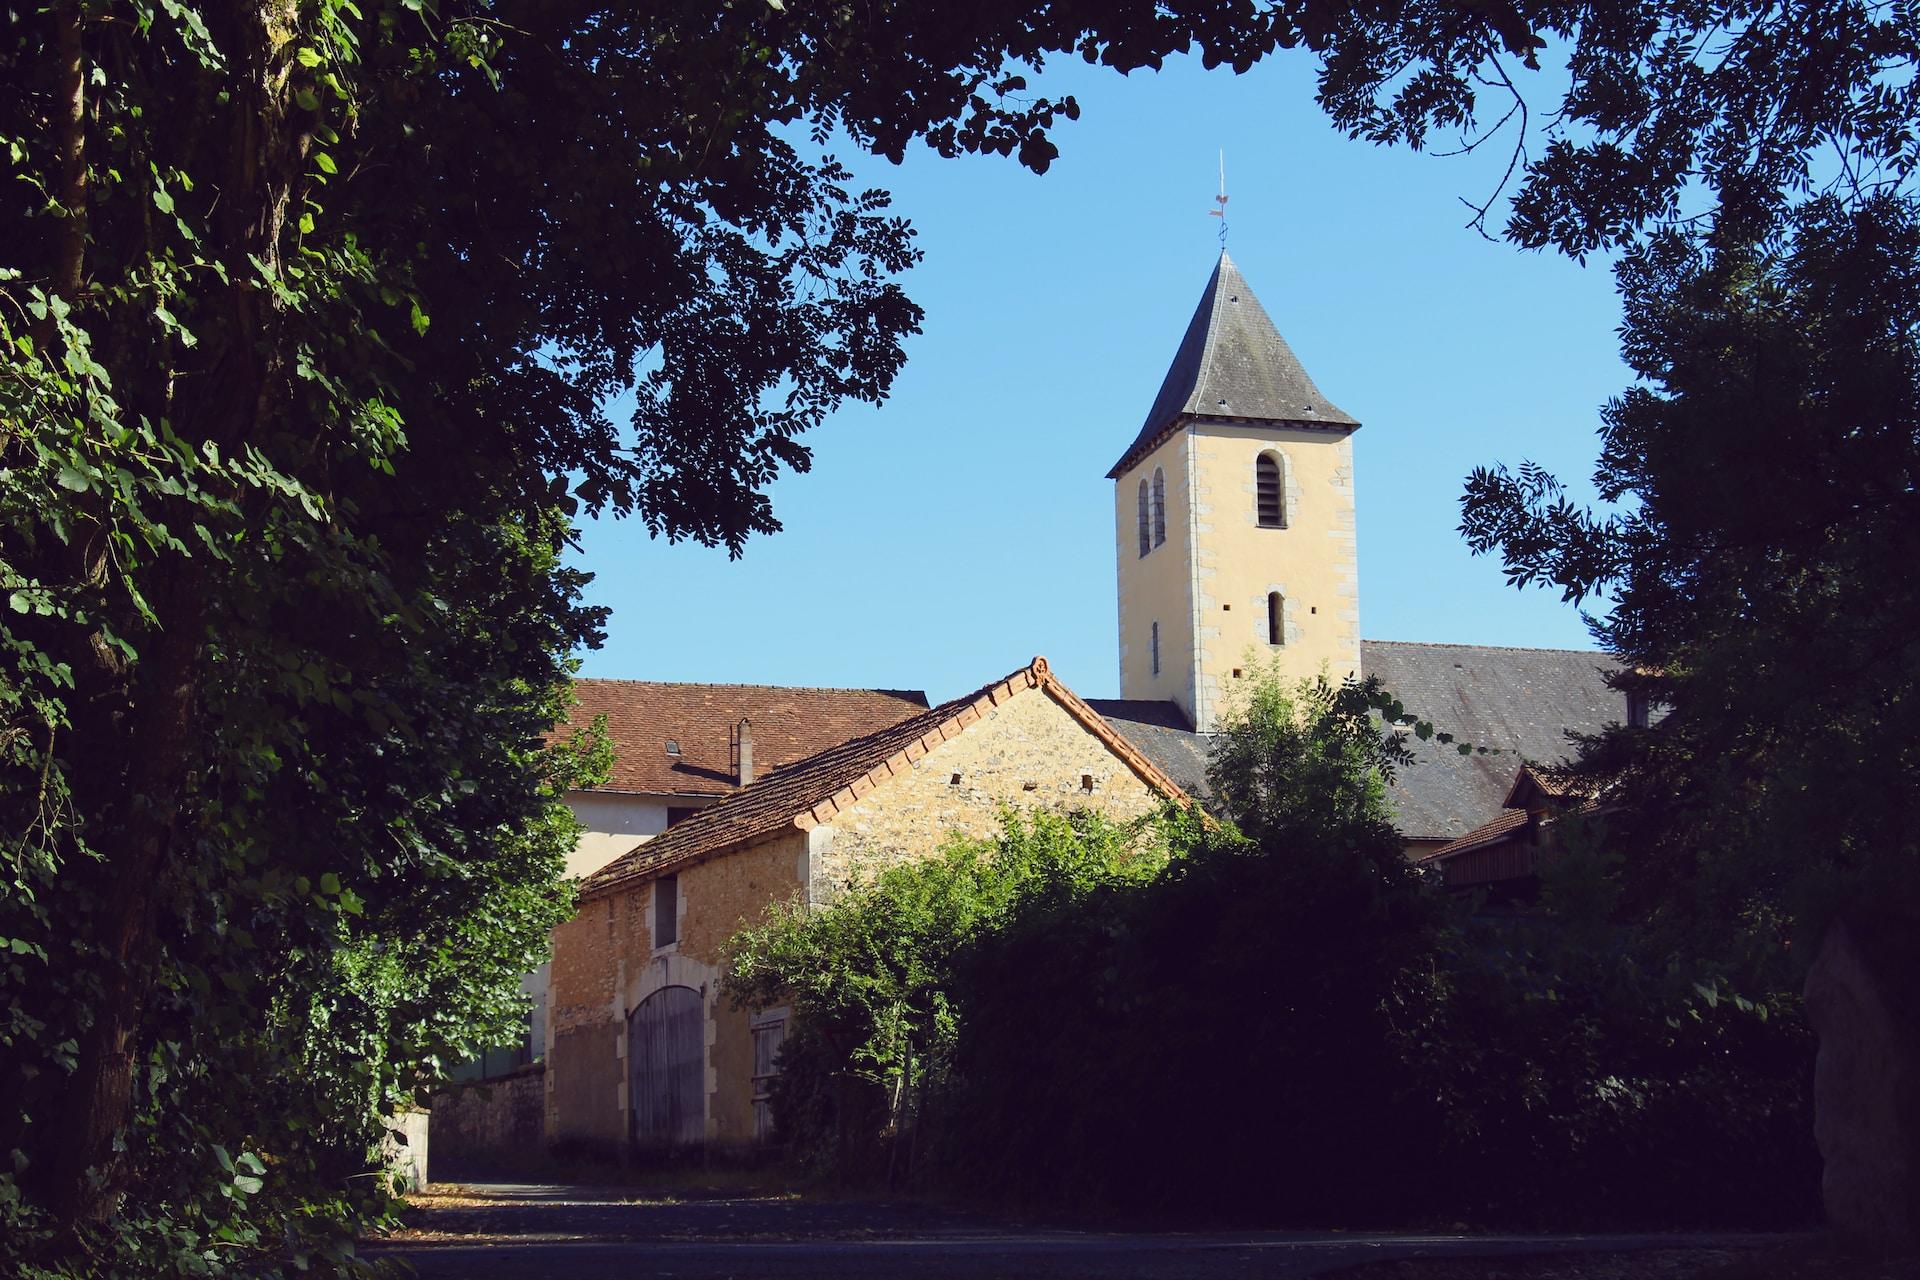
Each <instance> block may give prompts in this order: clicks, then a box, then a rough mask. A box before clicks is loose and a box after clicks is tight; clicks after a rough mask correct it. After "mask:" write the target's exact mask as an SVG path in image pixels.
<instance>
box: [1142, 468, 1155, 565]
mask: <svg viewBox="0 0 1920 1280" xmlns="http://www.w3.org/2000/svg"><path fill="white" fill-rule="evenodd" d="M1151 530H1152V527H1151V526H1150V525H1149V524H1148V523H1147V482H1146V481H1145V480H1144V479H1143V480H1141V481H1140V554H1141V555H1143V556H1144V555H1145V554H1147V552H1149V551H1151V550H1153V541H1152V531H1151Z"/></svg>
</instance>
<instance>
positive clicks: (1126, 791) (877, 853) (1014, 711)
mask: <svg viewBox="0 0 1920 1280" xmlns="http://www.w3.org/2000/svg"><path fill="white" fill-rule="evenodd" d="M896 770H897V771H896V772H895V773H894V774H893V775H892V776H891V777H888V778H886V779H884V780H882V781H881V782H880V783H879V784H878V785H877V786H875V787H874V789H873V790H872V791H869V792H868V793H867V794H865V795H864V796H861V797H860V799H859V800H857V801H856V802H855V803H854V804H852V805H851V806H849V807H847V808H845V809H843V810H841V811H840V812H839V813H837V814H835V815H834V817H833V820H832V831H833V834H832V837H831V839H830V840H821V841H816V852H815V854H814V857H813V864H812V866H813V877H814V884H813V886H812V887H811V890H810V892H811V894H812V896H813V897H814V899H815V900H820V899H821V898H823V897H827V896H831V893H832V892H833V890H834V889H835V888H837V887H839V886H841V885H844V884H846V883H847V882H848V881H849V879H850V878H851V877H853V876H855V875H870V874H872V873H873V872H875V871H877V870H879V869H881V868H883V867H886V866H890V865H892V864H894V863H898V862H906V861H911V860H913V859H916V858H922V857H926V856H928V855H929V854H932V853H933V852H935V851H936V850H937V849H938V848H939V847H940V845H941V844H942V843H943V842H944V841H945V839H946V837H947V835H948V834H949V833H951V832H955V831H959V832H963V833H964V834H966V835H969V836H992V835H995V834H997V833H998V831H999V829H1000V813H1001V810H1002V807H1003V806H1012V807H1013V808H1015V809H1020V810H1029V811H1030V810H1033V809H1038V808H1048V809H1055V810H1062V811H1070V810H1074V809H1095V810H1098V811H1100V812H1102V813H1105V814H1107V815H1109V816H1110V817H1113V818H1116V819H1119V820H1122V821H1124V820H1126V819H1129V818H1135V817H1138V816H1140V815H1141V814H1144V813H1149V812H1151V811H1152V810H1153V809H1155V808H1156V807H1158V805H1159V804H1160V795H1159V793H1158V792H1157V791H1155V790H1154V789H1153V788H1152V787H1150V786H1148V785H1147V783H1146V782H1145V781H1143V780H1142V779H1141V778H1140V776H1139V775H1138V774H1136V773H1134V771H1133V770H1132V769H1131V768H1130V767H1128V765H1127V763H1126V762H1125V761H1124V760H1122V759H1120V757H1118V756H1116V755H1114V754H1113V752H1112V751H1110V750H1109V749H1108V748H1107V746H1106V744H1105V743H1103V742H1101V741H1100V739H1098V738H1097V737H1095V736H1094V735H1093V734H1092V733H1091V732H1090V731H1089V730H1088V729H1087V728H1086V727H1085V726H1084V725H1082V724H1081V723H1080V722H1079V721H1078V720H1076V719H1074V718H1073V716H1072V715H1071V714H1069V713H1068V711H1067V710H1066V708H1065V707H1063V706H1061V705H1060V703H1058V702H1056V701H1055V700H1054V698H1053V696H1052V695H1051V694H1049V693H1047V692H1046V691H1045V690H1044V689H1037V688H1036V689H1022V690H1021V691H1019V692H1018V693H1016V694H1015V695H1014V696H1013V697H1012V698H1011V699H1009V700H1007V701H1005V702H1002V703H1000V704H999V705H998V706H995V707H991V708H989V709H988V710H987V711H986V712H985V713H984V714H983V715H982V716H981V717H980V719H979V720H978V721H977V722H975V723H974V724H972V725H970V726H969V727H968V728H967V729H966V731H965V732H963V733H960V734H958V735H957V736H955V737H952V738H949V739H947V740H946V741H945V742H942V743H941V744H940V745H939V746H937V747H935V748H934V749H933V750H931V751H929V752H927V754H925V755H923V756H921V757H920V758H919V759H917V760H914V761H912V762H911V763H902V764H899V765H896ZM955 774H958V775H960V781H959V782H957V783H956V782H954V781H953V776H954V775H955ZM1087 777H1091V778H1092V779H1093V789H1092V790H1091V791H1088V790H1086V789H1085V786H1084V783H1083V780H1084V779H1085V778H1087ZM1029 784H1031V790H1029V789H1028V788H1029Z"/></svg>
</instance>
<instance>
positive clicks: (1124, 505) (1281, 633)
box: [1107, 252, 1360, 732]
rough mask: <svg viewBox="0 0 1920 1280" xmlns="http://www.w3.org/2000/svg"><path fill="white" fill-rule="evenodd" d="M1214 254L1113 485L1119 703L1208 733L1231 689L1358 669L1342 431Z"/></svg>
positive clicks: (1344, 425)
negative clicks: (1255, 680)
mask: <svg viewBox="0 0 1920 1280" xmlns="http://www.w3.org/2000/svg"><path fill="white" fill-rule="evenodd" d="M1359 426H1360V424H1359V423H1358V422H1357V421H1355V420H1354V419H1353V418H1351V417H1349V416H1348V415H1347V414H1346V413H1345V412H1344V411H1342V410H1341V409H1339V408H1338V407H1336V406H1335V405H1334V404H1333V403H1332V402H1331V401H1329V400H1328V399H1327V398H1326V397H1325V396H1323V395H1321V394H1320V390H1319V388H1317V387H1316V386H1314V384H1313V379H1311V378H1309V377H1308V376H1307V371H1306V370H1305V369H1303V368H1301V366H1300V361H1299V359H1298V358H1297V357H1295V355H1294V354H1293V351H1292V349H1291V348H1289V347H1288V346H1287V343H1286V340H1285V339H1284V338H1282V337H1281V336H1280V331H1279V330H1278V329H1276V328H1275V327H1274V324H1273V321H1272V320H1271V319H1269V318H1268V316H1267V312H1266V309H1265V308H1264V307H1262V306H1261V305H1260V300H1259V299H1258V298H1256V297H1254V296H1253V290H1251V289H1249V288H1248V287H1247V282H1246V280H1245V279H1244V278H1243V277H1242V276H1241V275H1240V270H1239V268H1238V267H1236V266H1234V264H1233V259H1231V258H1229V257H1228V256H1227V255H1226V253H1225V252H1222V253H1221V255H1220V262H1219V264H1218V265H1217V266H1216V267H1215V268H1214V271H1213V278H1212V279H1210V280H1209V281H1207V288H1206V292H1205V293H1203V294H1202V295H1201V297H1200V305H1199V307H1198V308H1196V309H1195V310H1194V313H1193V319H1192V321H1190V322H1189V323H1188V325H1187V332H1186V336H1185V337H1184V338H1182V339H1181V341H1180V349H1179V351H1178V352H1177V353H1176V354H1175V355H1174V358H1173V366H1172V367H1171V368H1170V369H1168V370H1167V376H1166V380H1165V381H1164V382H1162V383H1161V385H1160V394H1159V395H1158V396H1156V397H1155V398H1154V402H1153V408H1152V410H1151V411H1150V412H1149V413H1148V414H1147V420H1146V424H1145V425H1144V426H1143V427H1141V428H1140V434H1139V435H1138V436H1136V437H1135V438H1134V441H1133V443H1132V444H1130V445H1128V446H1127V451H1126V452H1125V453H1124V454H1122V455H1121V457H1120V461H1119V462H1117V463H1115V464H1114V466H1113V469H1112V470H1111V471H1109V472H1108V473H1107V477H1108V478H1109V479H1111V480H1113V481H1114V529H1115V550H1116V553H1117V555H1118V558H1119V577H1120V696H1121V697H1123V698H1145V699H1165V700H1171V701H1173V702H1176V703H1178V704H1179V705H1180V707H1181V709H1182V710H1183V711H1185V712H1186V714H1187V717H1188V718H1189V719H1190V720H1191V721H1192V722H1193V725H1194V727H1195V728H1196V729H1199V730H1200V731H1202V732H1206V731H1209V730H1211V729H1212V728H1213V727H1214V725H1215V723H1216V721H1217V719H1218V716H1219V714H1220V709H1221V704H1222V699H1223V698H1224V697H1226V696H1228V695H1229V694H1230V691H1231V686H1232V684H1233V682H1234V681H1235V680H1238V679H1241V678H1243V674H1242V673H1243V672H1244V674H1245V675H1246V676H1251V675H1252V674H1253V673H1252V671H1251V670H1249V669H1248V668H1249V667H1250V666H1251V665H1252V662H1254V661H1262V662H1264V661H1266V660H1268V659H1269V658H1277V659H1278V660H1279V663H1280V668H1281V670H1282V672H1283V673H1284V674H1286V675H1287V676H1289V677H1294V678H1299V677H1308V676H1313V675H1317V674H1319V673H1320V672H1321V671H1322V670H1324V671H1325V672H1326V673H1327V674H1328V675H1329V676H1330V677H1331V678H1332V679H1334V680H1339V679H1342V678H1343V677H1345V676H1346V675H1347V674H1349V673H1357V672H1358V671H1359V670H1360V592H1359V565H1358V557H1357V551H1356V547H1355V542H1354V506H1353V433H1354V432H1355V431H1356V430H1358V429H1359Z"/></svg>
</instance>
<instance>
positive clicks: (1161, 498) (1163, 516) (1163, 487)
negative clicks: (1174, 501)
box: [1153, 467, 1167, 547]
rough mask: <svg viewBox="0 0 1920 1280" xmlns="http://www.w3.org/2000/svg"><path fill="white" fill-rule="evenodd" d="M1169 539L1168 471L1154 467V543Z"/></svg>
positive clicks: (1157, 544) (1158, 543) (1157, 543)
mask: <svg viewBox="0 0 1920 1280" xmlns="http://www.w3.org/2000/svg"><path fill="white" fill-rule="evenodd" d="M1166 540H1167V473H1166V472H1164V471H1162V470H1161V469H1160V468H1158V467H1155V468H1154V469H1153V545H1154V546H1156V547H1157V546H1159V545H1160V544H1161V543H1163V542H1165V541H1166Z"/></svg>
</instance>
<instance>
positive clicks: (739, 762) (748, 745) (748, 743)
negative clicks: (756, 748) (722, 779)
mask: <svg viewBox="0 0 1920 1280" xmlns="http://www.w3.org/2000/svg"><path fill="white" fill-rule="evenodd" d="M734 734H735V735H736V736H735V741H736V742H737V743H738V744H739V746H738V748H737V755H736V768H735V771H734V780H735V781H736V782H738V783H739V785H741V786H743V787H744V786H746V785H747V784H748V783H749V782H752V781H753V725H752V723H751V722H749V721H746V720H742V721H741V722H740V727H739V728H737V729H735V730H734Z"/></svg>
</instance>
